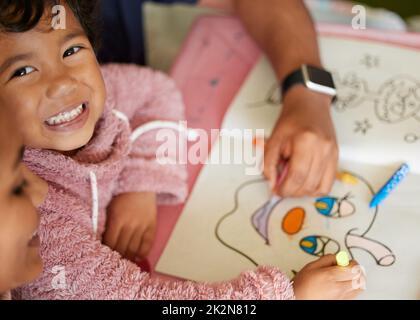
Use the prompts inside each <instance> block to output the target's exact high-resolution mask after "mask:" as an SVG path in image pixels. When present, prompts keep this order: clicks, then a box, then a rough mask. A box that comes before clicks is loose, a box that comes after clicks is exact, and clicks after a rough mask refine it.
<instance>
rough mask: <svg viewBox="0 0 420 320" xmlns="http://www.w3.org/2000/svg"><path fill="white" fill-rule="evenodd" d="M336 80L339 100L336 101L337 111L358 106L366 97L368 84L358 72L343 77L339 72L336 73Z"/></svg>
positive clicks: (335, 107)
mask: <svg viewBox="0 0 420 320" xmlns="http://www.w3.org/2000/svg"><path fill="white" fill-rule="evenodd" d="M334 81H335V85H336V87H337V101H336V102H335V103H334V109H335V110H336V111H338V112H343V111H346V110H347V109H350V108H355V107H358V106H359V105H360V104H361V103H362V102H363V100H364V99H365V95H366V94H367V91H368V89H367V84H366V82H365V81H364V80H363V79H361V78H359V77H358V76H357V74H355V73H349V74H346V75H345V76H344V77H343V78H341V77H340V75H339V74H334Z"/></svg>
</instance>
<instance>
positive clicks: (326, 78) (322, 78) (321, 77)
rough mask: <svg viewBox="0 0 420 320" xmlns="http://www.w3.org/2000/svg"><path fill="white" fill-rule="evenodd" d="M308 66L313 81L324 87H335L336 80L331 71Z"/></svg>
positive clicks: (310, 78)
mask: <svg viewBox="0 0 420 320" xmlns="http://www.w3.org/2000/svg"><path fill="white" fill-rule="evenodd" d="M307 68H308V76H309V80H310V81H311V82H313V83H316V84H318V85H321V86H324V87H330V88H335V85H334V80H333V78H332V75H331V73H329V72H327V71H325V70H322V69H318V68H314V67H311V66H307Z"/></svg>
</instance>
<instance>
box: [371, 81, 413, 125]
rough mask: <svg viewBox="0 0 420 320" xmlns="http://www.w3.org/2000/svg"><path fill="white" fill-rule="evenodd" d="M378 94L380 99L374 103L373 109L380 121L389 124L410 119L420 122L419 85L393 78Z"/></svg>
mask: <svg viewBox="0 0 420 320" xmlns="http://www.w3.org/2000/svg"><path fill="white" fill-rule="evenodd" d="M379 92H380V97H381V99H378V100H377V101H376V102H375V109H376V113H377V116H378V118H379V119H380V120H382V121H385V122H389V123H396V122H400V121H404V120H407V119H409V118H411V117H414V118H416V119H417V120H420V115H419V113H420V84H419V83H418V82H417V81H416V80H413V79H410V78H408V77H399V78H395V79H392V80H389V81H387V82H386V83H385V84H384V85H383V86H382V87H381V88H380V90H379ZM379 101H382V102H381V103H380V102H379Z"/></svg>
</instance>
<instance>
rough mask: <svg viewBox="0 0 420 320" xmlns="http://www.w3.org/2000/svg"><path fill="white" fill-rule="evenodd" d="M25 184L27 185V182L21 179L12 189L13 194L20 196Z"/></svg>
mask: <svg viewBox="0 0 420 320" xmlns="http://www.w3.org/2000/svg"><path fill="white" fill-rule="evenodd" d="M27 186H28V182H27V181H26V180H23V181H22V183H21V184H20V185H18V186H17V187H16V188H14V189H13V194H14V195H15V196H21V195H22V194H23V192H24V191H25V188H26V187H27Z"/></svg>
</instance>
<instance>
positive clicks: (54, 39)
mask: <svg viewBox="0 0 420 320" xmlns="http://www.w3.org/2000/svg"><path fill="white" fill-rule="evenodd" d="M55 5H62V6H63V7H64V9H65V17H66V19H65V20H64V19H63V21H62V24H61V25H60V27H63V26H64V24H63V23H64V22H65V28H64V29H57V28H53V27H52V26H53V23H52V21H53V20H54V14H53V7H54V6H55ZM94 7H95V1H91V0H89V1H86V0H66V1H52V0H13V1H12V0H10V1H6V0H5V1H2V2H1V3H0V47H1V48H2V50H1V51H0V103H1V104H2V105H6V106H9V107H11V108H13V111H14V113H15V114H16V117H17V120H18V123H19V125H20V127H22V129H23V132H22V133H23V139H24V140H23V141H24V144H25V145H27V146H29V147H34V148H42V149H53V150H57V151H60V152H67V151H74V150H76V149H78V148H80V147H82V146H84V145H86V144H87V143H88V142H89V140H90V139H91V137H92V135H93V132H94V128H95V125H96V123H97V121H98V120H99V118H100V116H101V114H102V112H103V107H104V103H105V85H104V82H103V79H102V75H101V72H100V68H99V65H98V62H97V60H96V56H95V52H94V49H93V45H92V41H93V39H94V35H93V27H94V21H93V19H94V18H93V16H94V14H93V9H94ZM61 14H62V13H61ZM54 21H56V20H54Z"/></svg>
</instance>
